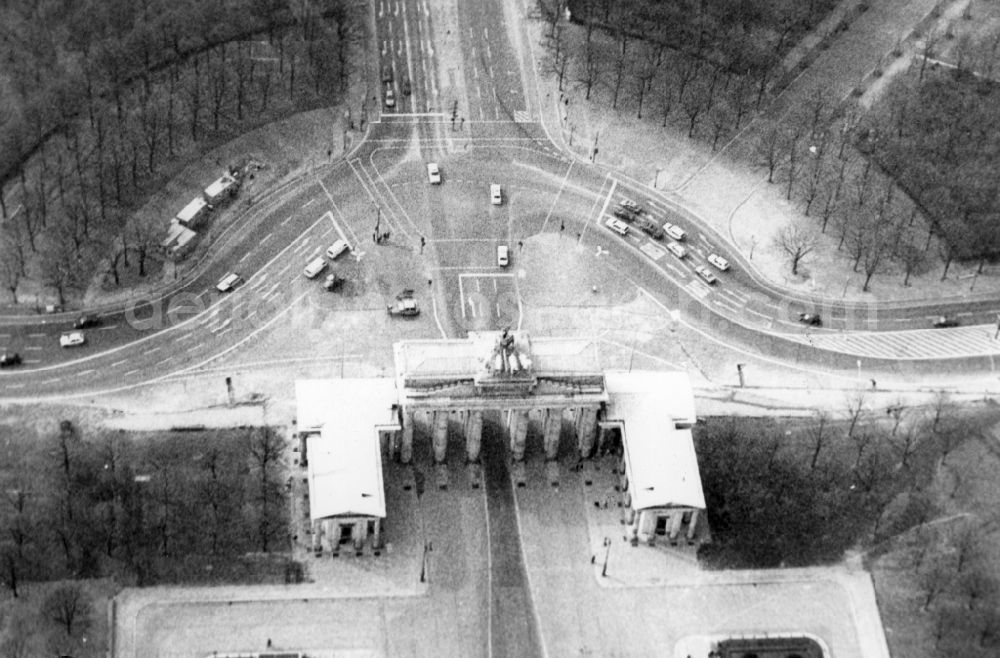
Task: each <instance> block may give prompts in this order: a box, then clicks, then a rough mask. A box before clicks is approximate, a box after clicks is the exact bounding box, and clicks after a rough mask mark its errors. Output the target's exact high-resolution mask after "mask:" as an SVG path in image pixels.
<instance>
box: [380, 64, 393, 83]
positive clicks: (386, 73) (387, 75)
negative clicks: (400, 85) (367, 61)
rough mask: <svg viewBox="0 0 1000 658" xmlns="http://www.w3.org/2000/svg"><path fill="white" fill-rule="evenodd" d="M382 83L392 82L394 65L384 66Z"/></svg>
mask: <svg viewBox="0 0 1000 658" xmlns="http://www.w3.org/2000/svg"><path fill="white" fill-rule="evenodd" d="M382 82H392V64H383V65H382Z"/></svg>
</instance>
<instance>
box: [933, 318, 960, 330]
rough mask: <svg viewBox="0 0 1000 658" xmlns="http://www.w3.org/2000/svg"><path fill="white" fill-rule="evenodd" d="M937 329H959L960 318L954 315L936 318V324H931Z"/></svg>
mask: <svg viewBox="0 0 1000 658" xmlns="http://www.w3.org/2000/svg"><path fill="white" fill-rule="evenodd" d="M931 324H932V325H933V326H934V328H935V329H945V328H947V327H957V326H958V325H959V322H958V318H956V317H955V316H954V315H940V316H938V317H936V318H934V322H932V323H931Z"/></svg>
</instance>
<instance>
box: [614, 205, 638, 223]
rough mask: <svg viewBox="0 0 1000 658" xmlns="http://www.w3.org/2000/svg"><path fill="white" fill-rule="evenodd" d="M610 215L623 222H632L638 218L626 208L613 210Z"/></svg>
mask: <svg viewBox="0 0 1000 658" xmlns="http://www.w3.org/2000/svg"><path fill="white" fill-rule="evenodd" d="M611 214H612V215H614V216H615V217H617V218H618V219H621V220H624V221H626V222H634V221H635V220H637V219H638V218H639V216H638V215H637V214H635V213H634V212H632V211H631V210H629V209H628V208H615V209H614V210H612V211H611Z"/></svg>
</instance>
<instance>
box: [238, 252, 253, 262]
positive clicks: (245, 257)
mask: <svg viewBox="0 0 1000 658" xmlns="http://www.w3.org/2000/svg"><path fill="white" fill-rule="evenodd" d="M252 253H253V252H252V251H248V252H246V253H245V254H243V257H242V258H240V259H239V261H237V262H240V263H242V262H243V261H245V260H246V259H247V258H250V254H252Z"/></svg>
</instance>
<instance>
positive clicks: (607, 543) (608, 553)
mask: <svg viewBox="0 0 1000 658" xmlns="http://www.w3.org/2000/svg"><path fill="white" fill-rule="evenodd" d="M610 556H611V539H610V538H609V537H605V538H604V566H602V567H601V577H602V578H607V576H608V557H610Z"/></svg>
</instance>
